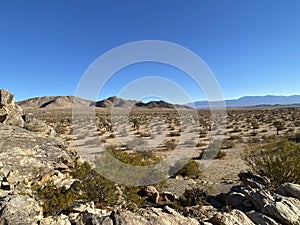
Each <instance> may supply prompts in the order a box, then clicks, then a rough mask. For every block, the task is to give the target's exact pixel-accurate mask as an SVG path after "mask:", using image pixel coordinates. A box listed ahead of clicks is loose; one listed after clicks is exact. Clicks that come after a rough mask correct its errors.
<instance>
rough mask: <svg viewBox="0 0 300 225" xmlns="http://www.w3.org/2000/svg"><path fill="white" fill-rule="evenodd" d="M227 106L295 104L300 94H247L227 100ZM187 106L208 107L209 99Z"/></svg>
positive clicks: (214, 103)
mask: <svg viewBox="0 0 300 225" xmlns="http://www.w3.org/2000/svg"><path fill="white" fill-rule="evenodd" d="M224 102H225V104H226V107H228V108H234V107H237V108H238V107H253V106H273V105H293V104H300V95H291V96H276V95H266V96H245V97H241V98H239V99H233V100H225V101H224ZM211 103H212V105H218V103H219V102H218V101H215V102H211ZM187 106H190V107H195V108H198V109H199V108H208V107H209V102H208V101H196V102H194V103H189V104H187Z"/></svg>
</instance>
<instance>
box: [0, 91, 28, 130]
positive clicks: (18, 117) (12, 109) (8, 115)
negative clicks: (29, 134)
mask: <svg viewBox="0 0 300 225" xmlns="http://www.w3.org/2000/svg"><path fill="white" fill-rule="evenodd" d="M22 115H23V110H22V108H21V107H20V106H18V105H17V104H15V100H14V95H13V94H11V93H9V91H8V90H6V89H1V90H0V123H4V124H7V125H13V126H18V127H23V126H24V121H23V119H22Z"/></svg>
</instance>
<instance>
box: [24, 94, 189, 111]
mask: <svg viewBox="0 0 300 225" xmlns="http://www.w3.org/2000/svg"><path fill="white" fill-rule="evenodd" d="M74 103H76V106H77V107H89V106H90V107H93V106H94V107H99V108H110V107H117V108H132V107H136V108H149V109H150V108H168V109H171V108H175V107H176V108H187V109H188V108H190V107H189V106H186V105H178V104H171V103H167V102H164V101H150V102H148V103H143V102H141V101H137V100H125V99H122V98H118V97H116V96H112V97H109V98H107V99H104V100H101V101H91V100H86V99H81V98H77V97H74V96H45V97H37V98H30V99H27V100H23V101H20V102H18V105H19V106H21V107H22V108H27V109H36V108H49V109H54V108H71V107H72V106H73V105H74Z"/></svg>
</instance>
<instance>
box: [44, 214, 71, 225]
mask: <svg viewBox="0 0 300 225" xmlns="http://www.w3.org/2000/svg"><path fill="white" fill-rule="evenodd" d="M40 225H71V222H70V221H69V220H68V217H67V216H66V215H64V214H61V215H60V216H56V217H51V216H49V217H47V218H43V219H41V220H40Z"/></svg>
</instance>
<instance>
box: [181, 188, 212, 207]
mask: <svg viewBox="0 0 300 225" xmlns="http://www.w3.org/2000/svg"><path fill="white" fill-rule="evenodd" d="M207 197H208V195H207V194H206V193H205V192H204V191H203V190H202V189H200V188H198V187H194V188H192V189H187V190H185V192H184V193H183V195H182V196H181V197H180V198H179V201H180V203H181V205H182V206H184V207H187V206H196V205H200V206H202V205H206V204H208V203H207Z"/></svg>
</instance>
